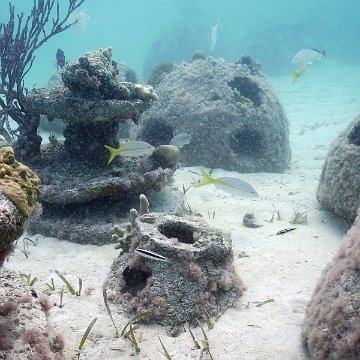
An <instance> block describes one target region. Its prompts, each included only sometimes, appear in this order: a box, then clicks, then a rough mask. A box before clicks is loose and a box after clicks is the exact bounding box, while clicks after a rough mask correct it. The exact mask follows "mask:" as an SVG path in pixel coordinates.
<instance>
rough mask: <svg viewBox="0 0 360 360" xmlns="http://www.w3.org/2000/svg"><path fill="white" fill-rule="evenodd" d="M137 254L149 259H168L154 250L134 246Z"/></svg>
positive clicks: (166, 260)
mask: <svg viewBox="0 0 360 360" xmlns="http://www.w3.org/2000/svg"><path fill="white" fill-rule="evenodd" d="M134 251H135V252H136V253H137V254H139V255H140V256H143V257H146V258H148V259H151V260H157V261H165V262H168V261H169V259H168V258H166V257H165V256H162V255H160V254H158V253H156V252H154V251H150V250H145V249H140V248H136V249H135V250H134Z"/></svg>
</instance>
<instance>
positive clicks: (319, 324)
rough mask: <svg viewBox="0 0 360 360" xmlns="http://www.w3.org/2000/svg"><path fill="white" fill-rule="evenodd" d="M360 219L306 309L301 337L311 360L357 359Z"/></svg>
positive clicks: (359, 352) (359, 338)
mask: <svg viewBox="0 0 360 360" xmlns="http://www.w3.org/2000/svg"><path fill="white" fill-rule="evenodd" d="M359 254H360V216H358V217H357V219H356V220H355V223H354V225H353V226H352V228H351V229H350V230H349V232H348V234H347V236H346V237H345V239H344V241H343V243H342V245H341V248H340V250H339V252H338V254H337V256H336V257H335V259H334V260H333V261H332V262H331V263H330V264H329V265H328V266H327V267H326V268H325V270H324V271H323V273H322V275H321V278H320V280H319V282H318V284H317V286H316V289H315V290H314V293H313V295H312V298H311V301H310V304H309V305H308V307H307V309H306V314H305V321H304V324H303V329H302V334H303V338H304V342H305V345H306V347H307V349H308V351H309V354H310V358H311V359H313V360H325V359H339V360H340V359H341V360H343V359H344V360H345V359H346V360H358V359H359V356H360V301H359V300H360V255H359Z"/></svg>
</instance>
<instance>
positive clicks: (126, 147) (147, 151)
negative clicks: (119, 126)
mask: <svg viewBox="0 0 360 360" xmlns="http://www.w3.org/2000/svg"><path fill="white" fill-rule="evenodd" d="M104 146H105V147H106V149H107V150H109V152H110V158H109V160H108V162H107V163H108V164H110V163H111V162H112V161H113V160H114V158H115V156H117V155H119V154H120V155H121V156H124V157H127V156H129V157H130V156H144V155H148V156H149V155H151V154H152V153H153V151H154V147H153V146H151V145H150V144H148V143H146V142H144V141H129V142H127V143H125V144H123V145H121V146H120V147H119V148H118V149H115V148H113V147H111V146H109V145H104Z"/></svg>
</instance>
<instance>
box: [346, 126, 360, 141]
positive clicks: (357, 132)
mask: <svg viewBox="0 0 360 360" xmlns="http://www.w3.org/2000/svg"><path fill="white" fill-rule="evenodd" d="M349 142H350V144H353V145H356V146H360V123H357V124H355V126H354V127H353V128H352V130H351V132H350V134H349Z"/></svg>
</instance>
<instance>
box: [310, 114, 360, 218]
mask: <svg viewBox="0 0 360 360" xmlns="http://www.w3.org/2000/svg"><path fill="white" fill-rule="evenodd" d="M316 197H317V199H318V201H319V202H320V203H321V204H322V205H323V206H325V207H326V208H328V209H330V210H333V211H334V212H335V213H336V214H338V215H340V216H342V217H344V218H345V219H347V220H349V221H351V222H352V221H354V219H355V218H356V216H357V209H358V208H359V207H360V116H358V117H357V118H356V119H355V120H354V121H352V122H351V123H350V124H349V126H348V127H347V128H346V129H345V130H344V131H343V132H342V133H341V134H340V135H339V136H338V138H337V139H336V140H335V141H334V143H333V144H332V146H331V148H330V150H329V152H328V154H327V157H326V159H325V163H324V166H323V169H322V174H321V177H320V182H319V187H318V190H317V194H316Z"/></svg>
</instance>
